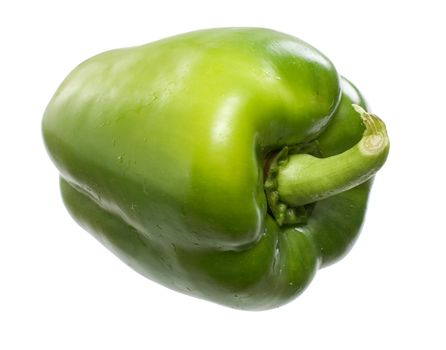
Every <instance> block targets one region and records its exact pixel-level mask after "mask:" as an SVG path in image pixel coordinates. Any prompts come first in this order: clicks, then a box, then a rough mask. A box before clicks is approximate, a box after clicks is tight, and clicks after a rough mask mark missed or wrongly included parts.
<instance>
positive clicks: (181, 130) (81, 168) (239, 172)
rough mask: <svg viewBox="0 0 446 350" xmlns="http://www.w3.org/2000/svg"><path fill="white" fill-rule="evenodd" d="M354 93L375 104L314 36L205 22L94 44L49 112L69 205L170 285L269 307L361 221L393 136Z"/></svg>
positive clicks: (336, 253)
mask: <svg viewBox="0 0 446 350" xmlns="http://www.w3.org/2000/svg"><path fill="white" fill-rule="evenodd" d="M352 104H355V105H359V106H362V107H363V108H364V109H365V108H366V103H365V101H364V99H363V97H362V96H361V94H360V93H359V92H358V90H357V89H356V88H355V87H354V86H353V85H352V84H351V83H350V82H348V81H347V80H346V79H344V78H342V77H340V76H339V75H338V73H337V72H336V70H335V68H334V66H333V65H332V63H331V62H330V61H329V60H328V59H327V58H326V57H325V56H324V55H322V54H321V53H320V52H318V51H317V50H316V49H314V48H313V47H311V46H309V45H308V44H306V43H305V42H303V41H301V40H299V39H296V38H294V37H292V36H289V35H286V34H283V33H279V32H276V31H272V30H267V29H259V28H225V29H210V30H203V31H197V32H192V33H187V34H183V35H179V36H175V37H172V38H167V39H164V40H160V41H157V42H154V43H150V44H147V45H143V46H139V47H132V48H125V49H118V50H113V51H108V52H105V53H102V54H99V55H97V56H95V57H92V58H90V59H88V60H87V61H85V62H83V63H82V64H80V65H79V66H78V67H77V68H75V69H74V71H73V72H71V73H70V74H69V76H68V77H67V78H66V79H65V80H64V82H63V83H62V84H61V86H60V87H59V89H58V90H57V92H56V93H55V95H54V96H53V98H52V100H51V101H50V103H49V105H48V107H47V109H46V111H45V114H44V118H43V124H42V125H43V136H44V141H45V145H46V147H47V150H48V152H49V154H50V156H51V158H52V160H53V161H54V163H55V164H56V166H57V168H58V170H59V171H60V175H61V176H60V186H61V191H62V196H63V200H64V203H65V205H66V207H67V208H68V210H69V212H70V213H71V215H72V216H73V218H74V219H75V220H76V221H77V222H78V223H79V224H80V225H81V226H82V227H84V228H85V229H86V230H88V231H89V232H90V233H92V234H93V236H95V237H96V238H97V239H98V240H99V241H100V242H102V243H103V244H104V245H105V246H106V247H108V248H109V249H110V250H111V251H112V252H113V253H114V254H116V255H117V256H118V257H119V258H121V259H122V260H123V261H124V262H125V263H127V264H128V265H129V266H131V267H132V268H133V269H135V270H136V271H138V272H139V273H141V274H142V275H144V276H146V277H148V278H150V279H152V280H154V281H157V282H159V283H161V284H163V285H165V286H167V287H169V288H171V289H173V290H177V291H180V292H183V293H186V294H189V295H192V296H195V297H199V298H204V299H207V300H211V301H214V302H216V303H219V304H223V305H227V306H230V307H233V308H239V309H247V310H263V309H269V308H273V307H277V306H280V305H283V304H284V303H287V302H289V301H290V300H292V299H293V298H295V297H296V296H297V295H299V294H300V293H301V292H302V291H303V290H304V289H305V288H306V287H307V285H308V284H309V282H310V281H311V279H312V278H313V276H314V274H315V272H316V271H317V270H318V268H321V267H323V266H326V265H329V264H331V263H333V262H335V261H337V260H338V259H340V258H341V257H342V256H344V255H345V254H346V253H347V252H348V251H349V249H350V248H351V246H352V245H353V243H354V242H355V240H356V238H357V236H358V233H359V230H360V228H361V225H362V222H363V218H364V214H365V210H366V204H367V198H368V194H369V190H370V187H371V184H372V179H373V175H374V174H375V172H376V171H377V170H378V169H379V168H380V167H381V166H382V164H383V163H384V161H385V158H386V156H387V153H388V149H389V146H388V145H389V143H388V139H387V134H386V132H385V126H384V124H383V123H382V122H381V121H380V120H379V119H378V118H377V117H376V116H374V115H372V114H369V113H367V112H365V111H364V110H362V109H361V108H360V107H359V106H356V107H355V108H356V109H357V111H355V109H354V108H353V107H352ZM364 145H365V146H364ZM369 146H370V147H369ZM364 147H365V148H364ZM367 147H369V148H370V150H369V149H366V148H367ZM365 149H366V150H365ZM352 150H355V151H352ZM364 150H365V151H364ZM348 152H350V153H348ZM353 153H354V156H353V155H351V154H353ZM371 154H372V156H373V157H375V158H376V161H368V162H367V161H366V160H367V159H370V157H371ZM334 157H339V158H334ZM375 158H374V159H375ZM302 162H310V163H311V164H312V165H309V166H312V167H314V170H315V171H314V172H313V170H312V169H313V168H308V169H309V170H308V171H307V172H305V171H304V170H305V169H306V168H305V167H307V165H303V166H301V164H304V163H302ZM305 164H307V163H305ZM333 164H335V165H333ZM352 164H353V165H352ZM359 168H361V169H362V170H361V171H362V172H361V171H360V170H357V169H359ZM290 169H291V170H290ZM296 169H297V170H296ZM302 169H303V170H302ZM288 173H291V175H287V174H288ZM307 173H309V174H310V175H308V174H307ZM299 174H301V175H299ZM314 174H318V176H316V177H315V176H313V175H314ZM330 179H334V180H333V181H331V180H330ZM307 180H308V181H307ZM302 184H304V185H302ZM306 189H308V190H309V191H307V192H308V193H307V192H305V190H306ZM310 190H311V191H310ZM302 191H303V192H302ZM310 192H311V193H310ZM319 192H320V193H319Z"/></svg>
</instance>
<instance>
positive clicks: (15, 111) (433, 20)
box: [0, 0, 446, 350]
mask: <svg viewBox="0 0 446 350" xmlns="http://www.w3.org/2000/svg"><path fill="white" fill-rule="evenodd" d="M441 3H442V1H437V2H434V1H426V0H425V1H385V2H380V1H376V0H375V1H351V2H348V1H339V0H338V1H326V2H323V1H308V0H306V1H280V0H274V1H271V0H270V1H263V2H262V1H252V2H250V1H242V0H237V1H229V0H225V1H201V2H200V1H193V0H188V1H167V0H165V1H139V2H138V1H131V0H127V1H122V2H118V1H79V0H78V1H72V2H68V1H54V2H50V1H43V0H41V1H4V2H2V3H1V5H0V36H1V41H0V51H1V53H0V106H1V108H0V111H1V124H0V125H1V126H0V132H1V137H0V142H1V148H0V150H1V162H0V164H1V171H0V177H1V182H0V184H1V196H0V198H1V204H2V208H1V221H0V223H1V225H0V230H1V233H0V234H1V236H0V348H1V349H5V350H6V349H8V350H9V349H149V348H150V349H165V348H169V349H192V348H193V349H210V348H211V349H243V348H246V349H257V348H270V349H280V348H284V347H286V348H287V349H290V348H296V349H297V348H300V349H323V348H330V349H408V348H413V349H445V348H446V339H445V338H446V335H444V334H443V335H442V334H441V332H444V331H445V330H446V316H445V315H446V301H445V299H446V274H445V267H446V253H445V250H446V228H445V220H446V210H445V209H446V205H445V197H446V191H445V186H446V185H445V179H446V173H445V170H444V167H443V164H444V163H445V153H446V149H445V127H446V123H445V117H446V112H445V101H446V83H445V82H446V72H445V69H446V68H445V67H446V63H445V62H446V54H445V45H446V44H445V39H444V35H445V34H444V33H445V32H446V25H445V19H444V18H445V10H444V9H442V8H441V7H440V4H441ZM222 26H260V27H268V28H271V29H276V30H279V31H283V32H286V33H289V34H292V35H294V36H297V37H300V38H302V39H304V40H305V41H307V42H309V43H311V44H312V45H313V46H315V47H317V48H318V49H319V50H321V51H322V52H324V53H325V54H326V55H327V56H328V57H330V59H331V60H332V61H333V62H334V64H335V65H336V67H337V69H338V71H339V72H341V73H342V74H343V75H345V76H347V77H348V78H349V79H350V80H352V81H353V82H354V83H355V84H356V85H357V86H358V87H359V88H360V90H361V91H362V92H363V94H364V95H365V96H366V98H367V99H368V101H369V103H370V105H371V106H372V107H373V111H374V112H375V113H377V114H378V115H380V116H381V117H382V119H384V120H385V121H386V123H387V125H388V130H389V134H390V137H391V146H392V148H391V153H390V156H389V159H388V162H387V164H386V165H385V168H383V169H382V171H381V172H380V173H379V175H378V176H377V178H376V181H375V185H374V189H373V192H372V195H371V198H370V205H369V210H368V214H367V219H366V222H365V225H364V228H363V231H362V235H361V236H360V238H359V241H358V242H357V244H356V246H355V247H354V249H353V250H352V251H351V253H350V254H349V255H348V256H347V257H346V258H345V259H344V260H342V261H341V262H339V263H338V264H336V265H334V266H331V267H329V268H327V269H324V270H322V271H319V273H318V274H317V275H316V278H315V279H314V281H313V283H312V284H311V285H310V287H309V288H308V289H307V290H306V292H305V293H304V294H303V295H302V296H301V297H299V298H298V299H296V300H295V301H293V302H292V303H290V304H288V305H285V306H283V307H281V308H278V309H275V310H271V311H265V312H244V311H237V310H232V309H229V308H225V307H222V306H219V305H216V304H213V303H210V302H207V301H202V300H197V299H194V298H191V297H187V296H184V295H181V294H178V293H176V292H172V291H170V290H168V289H166V288H164V287H162V286H160V285H157V284H155V283H153V282H151V281H149V280H147V279H145V278H143V277H141V276H139V275H138V274H136V273H135V272H133V271H132V270H130V269H129V268H128V267H127V266H125V265H124V264H123V263H121V262H120V261H119V260H118V259H117V258H115V257H114V256H113V255H112V254H111V253H109V252H108V251H107V250H106V249H105V248H103V247H102V246H101V245H100V244H99V243H98V242H96V241H95V240H94V239H93V238H92V237H91V236H90V235H89V234H88V233H86V232H84V231H83V230H82V229H81V228H80V227H78V226H77V225H76V224H75V223H74V221H73V220H72V219H71V218H70V217H69V215H68V213H67V212H66V211H65V209H64V207H63V204H62V202H61V199H60V195H59V190H58V174H57V171H56V169H55V167H54V166H53V164H52V163H51V162H50V160H49V158H48V156H47V154H46V151H45V149H44V146H43V142H42V138H41V132H40V122H41V117H42V113H43V111H44V109H45V107H46V104H47V103H48V101H49V99H50V98H51V96H52V94H53V93H54V91H55V89H56V88H57V86H58V84H59V83H60V82H61V81H62V79H63V78H64V77H65V76H66V74H68V72H69V71H70V70H71V69H72V68H73V67H74V66H75V65H77V64H78V63H80V62H81V61H82V60H84V59H86V58H88V57H90V56H92V55H94V54H96V53H99V52H101V51H104V50H108V49H113V48H118V47H123V46H131V45H138V44H143V43H146V42H150V41H153V40H156V39H160V38H163V37H167V36H170V35H173V34H178V33H181V32H186V31H191V30H195V29H202V28H209V27H222Z"/></svg>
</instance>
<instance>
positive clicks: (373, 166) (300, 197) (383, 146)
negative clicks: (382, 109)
mask: <svg viewBox="0 0 446 350" xmlns="http://www.w3.org/2000/svg"><path fill="white" fill-rule="evenodd" d="M353 107H354V109H355V110H356V111H357V112H358V113H359V114H360V115H361V118H362V120H363V123H364V125H365V127H366V130H365V131H364V134H363V137H362V139H361V140H360V141H359V142H358V143H357V144H356V145H355V146H353V147H352V148H350V149H349V150H347V151H345V152H344V153H341V154H338V155H335V156H332V157H328V158H316V157H313V156H311V155H308V154H294V155H291V156H290V157H289V159H288V162H286V164H284V165H283V166H281V167H280V168H279V171H278V174H277V181H278V192H279V197H280V199H281V200H282V201H283V202H284V203H286V204H287V205H289V206H293V207H296V206H301V205H305V204H308V203H312V202H315V201H318V200H321V199H324V198H327V197H330V196H332V195H335V194H337V193H340V192H343V191H346V190H349V189H351V188H353V187H355V186H358V185H360V184H362V183H363V182H365V181H367V180H368V179H370V178H371V177H372V176H373V175H374V174H375V173H376V172H377V171H378V170H379V169H380V168H381V166H382V165H383V164H384V162H385V161H386V158H387V154H388V152H389V139H388V137H387V132H386V127H385V124H384V123H383V122H382V120H381V119H379V118H378V117H377V116H375V115H373V114H370V113H367V112H366V111H365V110H363V109H362V108H361V107H359V106H357V105H353Z"/></svg>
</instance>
